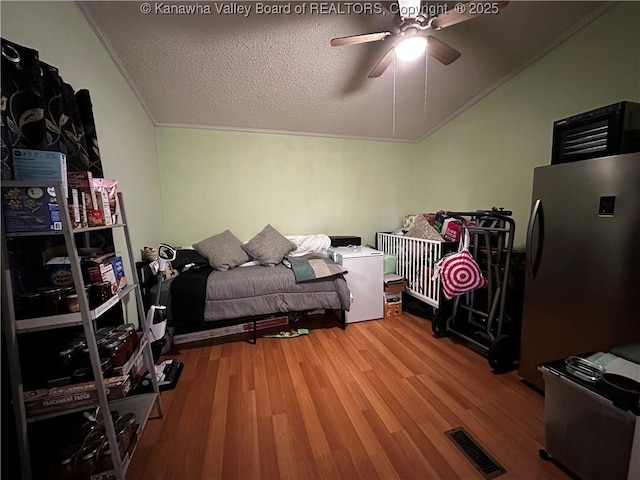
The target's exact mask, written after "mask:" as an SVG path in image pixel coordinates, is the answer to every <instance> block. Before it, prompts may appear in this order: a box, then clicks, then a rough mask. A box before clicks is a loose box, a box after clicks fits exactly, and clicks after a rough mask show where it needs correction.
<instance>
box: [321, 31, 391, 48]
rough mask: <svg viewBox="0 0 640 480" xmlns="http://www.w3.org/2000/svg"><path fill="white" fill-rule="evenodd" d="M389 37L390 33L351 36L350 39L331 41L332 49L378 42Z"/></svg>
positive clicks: (339, 38)
mask: <svg viewBox="0 0 640 480" xmlns="http://www.w3.org/2000/svg"><path fill="white" fill-rule="evenodd" d="M389 35H391V32H378V33H365V34H364V35H351V36H350V37H338V38H332V39H331V42H330V43H331V46H332V47H339V46H341V45H355V44H356V43H367V42H377V41H378V40H384V39H385V38H386V37H388V36H389Z"/></svg>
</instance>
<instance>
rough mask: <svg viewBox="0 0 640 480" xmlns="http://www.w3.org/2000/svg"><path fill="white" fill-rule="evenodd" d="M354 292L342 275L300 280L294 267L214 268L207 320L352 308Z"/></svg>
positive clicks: (208, 284)
mask: <svg viewBox="0 0 640 480" xmlns="http://www.w3.org/2000/svg"><path fill="white" fill-rule="evenodd" d="M349 306H350V293H349V289H348V288H347V282H346V280H345V279H344V277H343V276H342V275H337V276H334V277H330V278H325V279H320V280H313V281H309V282H303V283H296V279H295V275H294V274H293V271H292V270H290V269H288V268H287V267H285V266H284V265H282V264H280V265H276V266H275V267H263V266H252V267H238V268H234V269H232V270H228V271H226V272H218V271H213V272H212V273H211V274H210V275H209V277H208V279H207V295H206V301H205V309H204V320H205V321H209V322H210V321H216V320H223V319H228V318H239V317H250V316H254V315H265V314H269V313H282V312H301V311H307V310H317V309H341V310H349Z"/></svg>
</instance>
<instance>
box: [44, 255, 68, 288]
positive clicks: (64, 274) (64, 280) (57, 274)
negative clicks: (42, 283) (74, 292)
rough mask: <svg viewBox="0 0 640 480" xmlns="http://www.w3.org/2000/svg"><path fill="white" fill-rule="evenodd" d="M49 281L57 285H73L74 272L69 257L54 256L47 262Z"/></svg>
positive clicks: (50, 283)
mask: <svg viewBox="0 0 640 480" xmlns="http://www.w3.org/2000/svg"><path fill="white" fill-rule="evenodd" d="M46 272H47V283H48V284H49V285H53V286H55V287H72V286H73V274H72V273H71V260H70V259H69V257H53V258H52V259H50V260H48V261H47V264H46Z"/></svg>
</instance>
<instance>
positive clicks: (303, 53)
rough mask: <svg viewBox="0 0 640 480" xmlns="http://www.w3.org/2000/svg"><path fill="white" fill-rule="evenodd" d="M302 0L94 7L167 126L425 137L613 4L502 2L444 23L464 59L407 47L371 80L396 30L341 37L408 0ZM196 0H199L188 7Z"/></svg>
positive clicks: (95, 19) (371, 27)
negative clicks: (372, 37)
mask: <svg viewBox="0 0 640 480" xmlns="http://www.w3.org/2000/svg"><path fill="white" fill-rule="evenodd" d="M301 3H302V2H279V3H277V4H276V5H277V6H279V7H280V9H284V10H285V12H283V13H272V14H267V13H265V11H264V9H263V10H262V12H260V11H259V7H258V4H257V3H256V2H196V1H190V2H156V1H151V2H148V3H145V2H138V1H135V2H132V1H99V2H81V3H80V6H81V8H82V10H83V12H84V13H85V15H86V17H87V19H88V20H89V22H90V24H91V25H92V26H93V28H94V30H95V31H96V33H97V34H98V36H99V37H100V38H101V40H102V41H103V43H104V45H105V46H106V47H107V49H108V50H109V52H110V53H111V55H112V56H113V58H114V60H115V61H116V62H117V64H118V65H119V67H120V68H121V70H122V71H123V73H124V75H125V77H126V78H127V79H128V81H129V82H130V84H131V86H132V87H133V89H134V90H135V91H136V93H137V95H138V97H139V98H140V101H141V102H142V104H143V105H144V107H145V108H146V109H147V111H148V112H149V115H150V116H151V118H152V119H153V121H154V122H155V123H156V124H157V125H184V126H195V127H205V128H219V129H232V130H251V131H267V132H289V133H300V134H311V135H326V136H338V137H362V138H373V139H385V140H396V141H419V140H421V139H423V138H424V137H425V136H426V135H428V134H430V133H431V132H433V131H434V130H436V129H437V128H439V127H440V126H442V125H443V124H445V123H446V122H447V121H449V120H450V119H452V118H453V117H455V115H457V114H459V113H461V112H462V111H464V110H465V109H466V108H468V107H469V106H470V105H472V104H473V103H475V102H476V101H477V100H478V99H480V98H482V97H483V96H484V95H486V94H487V93H489V92H491V91H492V90H493V89H495V88H496V87H497V86H499V85H500V84H502V83H503V82H504V81H505V80H507V79H509V78H511V77H512V76H513V75H514V74H516V73H518V72H519V71H521V70H522V69H523V68H525V67H526V66H527V65H529V64H531V63H532V62H533V61H535V60H536V59H538V58H540V57H541V56H542V55H544V54H545V53H546V52H548V51H549V50H550V49H551V48H553V47H555V46H557V45H558V44H559V43H560V42H562V41H563V40H565V39H566V38H567V37H568V36H569V35H571V34H572V33H574V32H575V31H577V30H578V29H579V28H581V27H583V26H584V25H586V24H587V23H588V22H589V21H591V20H593V19H594V18H595V17H597V16H598V15H599V14H601V13H602V12H603V11H604V10H605V9H606V8H607V6H608V5H610V3H607V2H592V1H567V2H562V1H549V2H540V1H512V2H510V3H509V4H508V5H507V6H506V7H505V8H502V9H501V10H500V12H499V13H498V14H495V15H483V16H479V17H477V18H474V19H472V20H469V21H466V22H463V23H459V24H457V25H453V26H450V27H447V28H444V29H442V30H438V31H432V32H431V34H432V35H433V36H434V37H436V38H437V39H439V40H441V41H443V42H445V43H447V44H449V45H450V46H452V47H454V48H455V49H456V50H458V51H460V52H461V53H462V55H461V57H460V58H459V59H458V60H456V61H455V62H453V63H451V64H450V65H447V66H445V65H443V64H441V63H440V62H438V61H437V60H435V59H434V58H433V57H428V60H427V62H426V64H425V60H424V57H422V58H420V59H418V60H415V61H413V62H410V63H402V62H400V61H399V60H398V61H394V62H393V63H392V64H391V65H390V66H389V68H388V69H387V70H386V71H385V72H384V73H383V74H382V75H381V76H380V77H379V78H373V79H370V78H368V74H369V72H370V71H371V70H372V68H373V67H374V66H375V65H376V63H377V62H378V61H379V60H380V58H381V57H382V56H383V55H384V53H385V52H386V51H387V50H388V48H389V42H388V40H384V41H379V42H374V43H363V44H358V45H347V46H339V47H332V46H330V44H329V41H330V39H332V38H334V37H343V36H349V35H356V34H363V33H370V32H380V31H387V30H389V29H390V28H391V26H392V24H393V18H394V13H392V12H391V11H397V8H394V6H395V4H394V3H393V2H382V3H386V4H385V5H382V3H381V2H378V3H376V2H360V3H359V5H360V6H361V7H362V8H360V7H358V8H356V7H354V4H353V3H347V2H343V3H337V2H324V3H321V2H306V4H307V5H306V7H304V9H305V12H306V13H303V14H302V13H301V14H297V13H295V11H296V10H299V9H301V8H302V7H300V6H299V5H301ZM264 4H267V2H263V5H264ZM272 5H273V3H272ZM287 5H290V7H289V8H290V9H291V10H290V12H291V13H286V6H287ZM364 5H368V7H363V6H364ZM390 5H391V6H390ZM445 5H446V6H445ZM453 5H454V3H453V2H440V3H438V4H436V3H435V2H430V3H429V4H424V2H423V9H427V8H429V9H432V10H431V11H439V12H442V11H444V10H443V9H444V8H447V9H451V8H453ZM147 6H148V10H150V13H147ZM187 6H190V7H189V8H190V9H191V11H192V13H191V14H187V13H181V12H185V10H186V7H187ZM248 7H251V10H250V12H249V14H248V15H247V14H246V9H247V8H248ZM241 8H244V9H245V10H243V11H241V10H240V9H241ZM367 9H368V10H371V11H375V12H378V13H376V14H367V13H362V12H363V11H365V12H366V10H367ZM437 9H440V10H437ZM390 10H391V11H390ZM425 11H426V10H425ZM347 12H351V13H347Z"/></svg>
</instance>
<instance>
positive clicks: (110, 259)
mask: <svg viewBox="0 0 640 480" xmlns="http://www.w3.org/2000/svg"><path fill="white" fill-rule="evenodd" d="M112 255H113V254H109V255H104V256H102V257H97V258H94V259H86V260H83V261H82V271H83V272H84V275H85V282H86V283H87V284H90V283H98V282H111V291H112V292H113V293H114V294H115V293H116V292H119V291H121V290H122V289H123V288H124V287H126V286H127V279H126V277H125V274H124V263H123V262H122V257H115V256H112Z"/></svg>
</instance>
